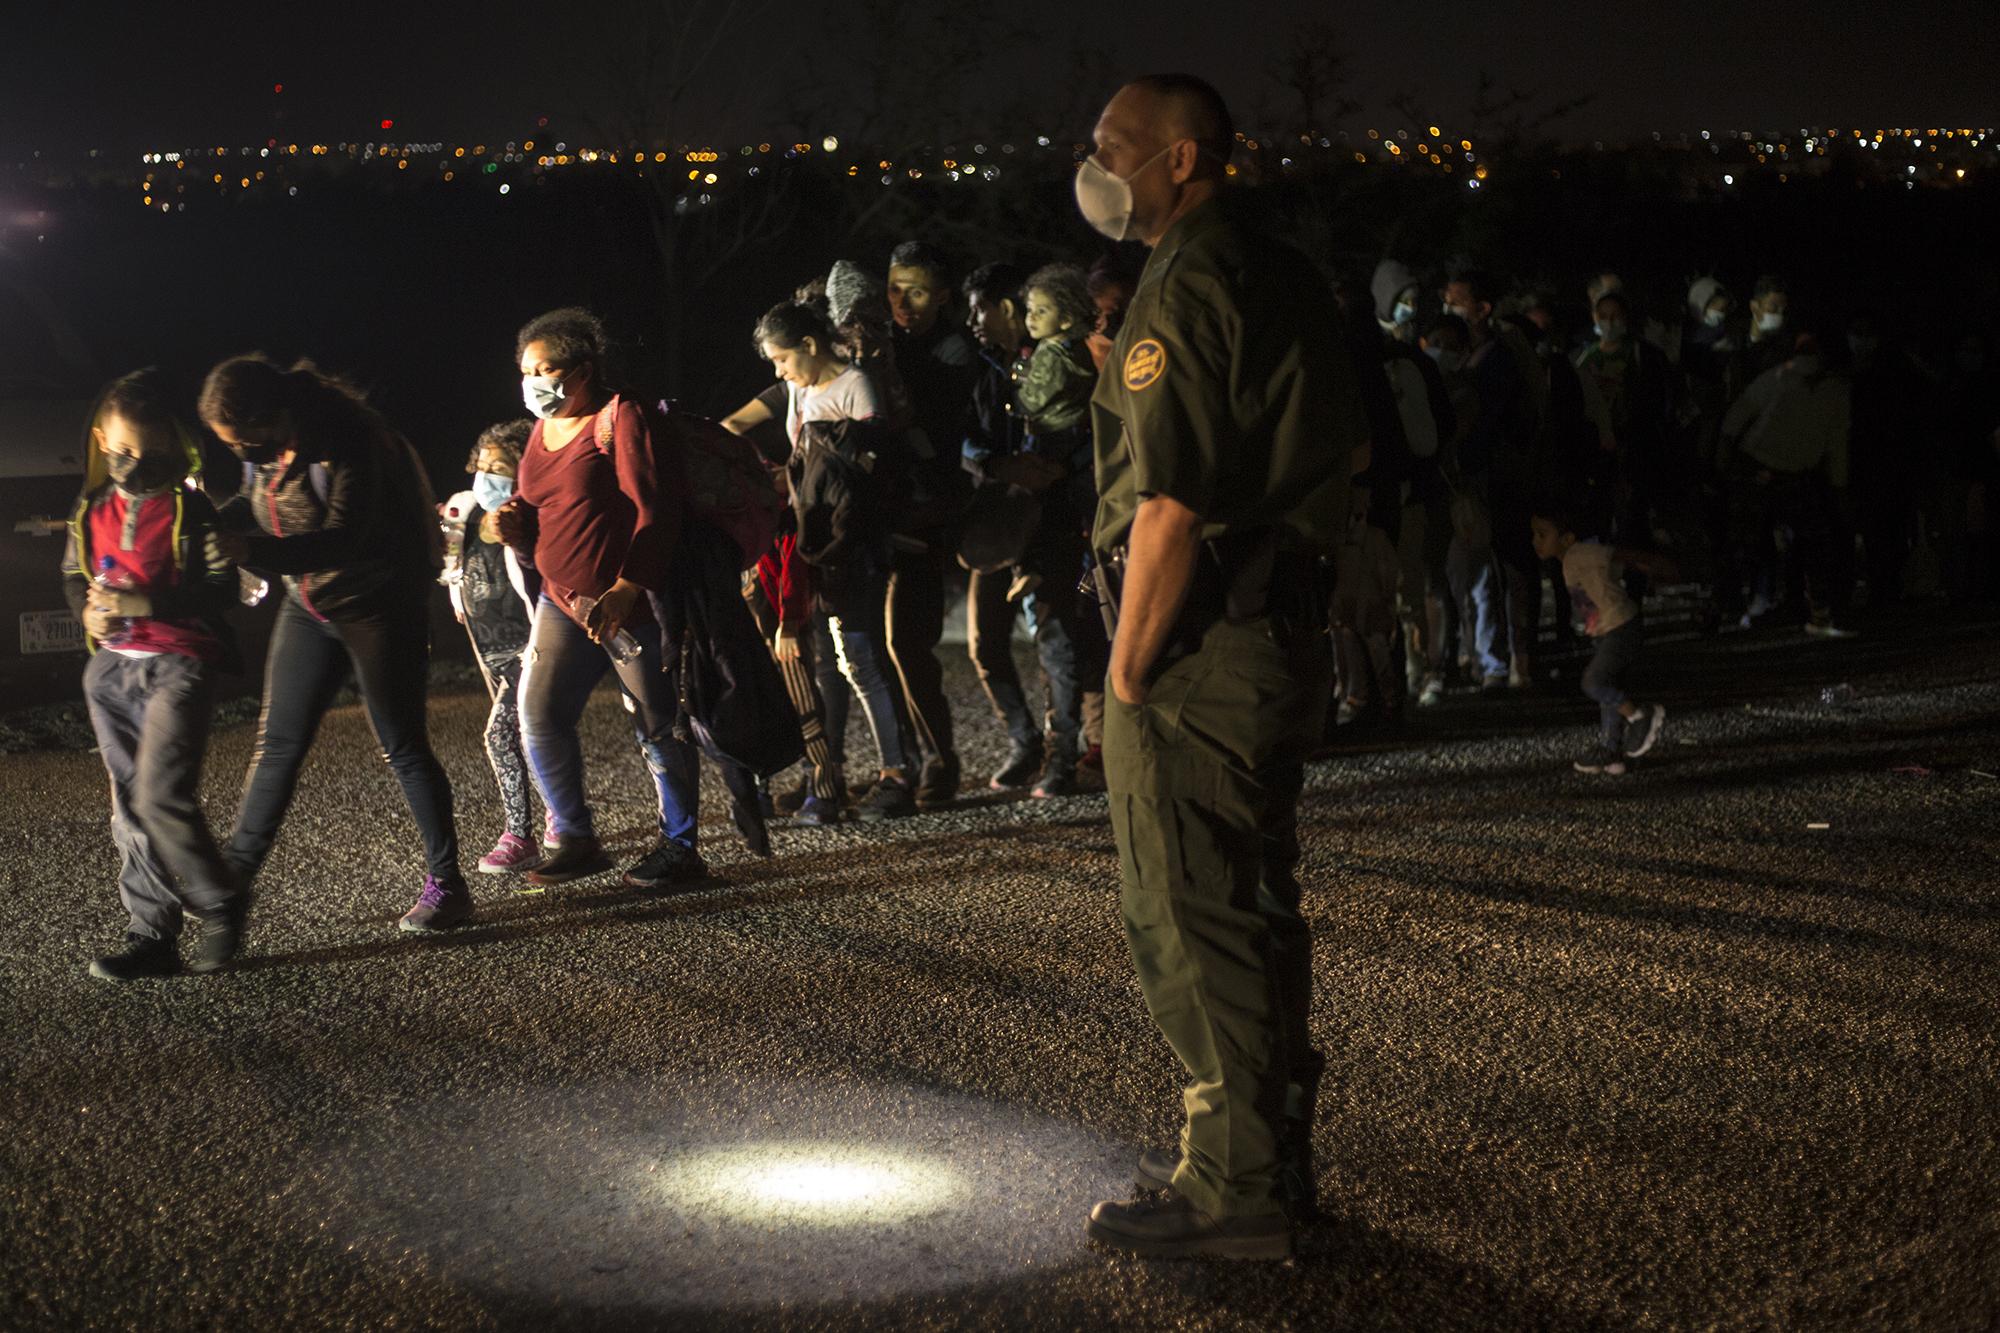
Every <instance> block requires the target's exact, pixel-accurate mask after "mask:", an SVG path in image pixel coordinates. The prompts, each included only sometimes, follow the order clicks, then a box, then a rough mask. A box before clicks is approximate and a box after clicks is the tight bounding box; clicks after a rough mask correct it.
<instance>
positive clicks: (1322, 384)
mask: <svg viewBox="0 0 2000 1333" xmlns="http://www.w3.org/2000/svg"><path fill="white" fill-rule="evenodd" d="M1091 419H1092V426H1093V430H1094V433H1095V437H1096V449H1097V493H1098V496H1099V500H1098V506H1097V524H1096V529H1095V531H1094V533H1093V540H1092V544H1093V545H1094V546H1095V547H1096V548H1097V549H1098V550H1099V551H1110V550H1112V549H1113V548H1115V547H1117V546H1119V545H1120V544H1122V543H1123V542H1124V541H1125V537H1126V533H1127V531H1128V530H1129V529H1130V528H1131V526H1132V518H1133V516H1134V515H1135V514H1136V513H1137V512H1138V510H1139V504H1140V502H1141V501H1142V500H1145V499H1148V498H1150V497H1152V496H1156V495H1165V496H1169V497H1171V498H1173V499H1175V500H1178V501H1179V502H1180V503H1182V504H1184V505H1186V506H1187V507H1188V508H1190V509H1192V510H1194V511H1195V512H1196V513H1197V514H1200V515H1201V516H1202V519H1203V528H1202V536H1203V538H1204V539H1210V538H1215V537H1219V536H1221V535H1223V534H1224V533H1228V532H1233V531H1242V530H1245V529H1250V528H1258V527H1267V526H1273V525H1276V526H1280V527H1282V528H1284V529H1285V530H1286V531H1287V536H1286V537H1285V538H1284V539H1283V541H1282V543H1281V544H1282V547H1283V548H1284V549H1288V550H1293V551H1301V552H1309V553H1315V554H1317V553H1326V552H1331V551H1332V550H1334V549H1335V548H1336V547H1338V546H1339V545H1340V542H1341V539H1342V537H1343V535H1344V532H1345V529H1346V523H1347V491H1348V474H1349V461H1348V453H1349V451H1350V450H1351V449H1353V448H1354V447H1355V446H1356V445H1358V444H1360V443H1361V442H1362V441H1363V440H1365V439H1366V438H1367V436H1368V427H1367V422H1366V419H1365V418H1364V416H1363V415H1362V408H1361V398H1360V393H1359V387H1358V385H1357V382H1356V380H1355V372H1354V366H1353V362H1352V361H1351V359H1350V358H1349V356H1348V352H1347V348H1346V345H1345V343H1344V341H1343V339H1342V335H1341V333H1340V318H1339V311H1338V309H1337V308H1336V307H1335V305H1334V302H1333V297H1332V295H1331V293H1329V292H1328V290H1327V287H1326V284H1325V282H1324V281H1323V280H1322V279H1321V278H1320V276H1319V274H1318V273H1317V272H1316V271H1315V270H1314V269H1313V267H1312V265H1311V263H1310V262H1308V261H1307V259H1306V257H1305V256H1304V255H1302V254H1300V253H1299V252H1298V251H1296V250H1294V249H1292V248H1291V247H1289V246H1286V245H1282V244H1279V243H1278V242H1275V241H1273V240H1271V239H1269V238H1267V237H1262V236H1259V235H1257V234H1256V233H1254V232H1252V231H1250V230H1249V229H1248V228H1246V227H1244V226H1243V225H1242V224H1241V223H1240V222H1238V221H1236V220H1235V219H1234V218H1233V217H1231V216H1230V211H1229V209H1228V208H1227V207H1226V206H1225V205H1224V204H1223V203H1222V201H1220V200H1216V201H1211V202H1209V203H1206V204H1203V205H1202V206H1201V207H1199V208H1197V209H1195V210H1194V211H1193V212H1191V213H1189V214H1188V215H1187V216H1185V217H1183V218H1181V219H1180V221H1178V222H1176V223H1175V224H1174V225H1173V226H1172V227H1171V228H1170V229H1169V230H1168V232H1167V234H1166V235H1165V236H1163V237H1162V238H1161V239H1160V244H1159V246H1158V247H1157V248H1156V249H1154V251H1153V253H1152V256H1151V258H1149V259H1148V260H1147V261H1146V269H1145V272H1144V273H1142V274H1141V275H1140V277H1139V289H1138V291H1137V292H1135V293H1134V294H1133V297H1132V303H1131V306H1130V307H1129V308H1128V309H1127V310H1126V312H1125V324H1124V327H1123V328H1122V329H1121V330H1120V332H1119V334H1118V339H1117V342H1116V343H1115V344H1113V347H1112V351H1111V355H1110V357H1109V358H1108V359H1107V360H1106V361H1105V365H1104V374H1103V375H1102V376H1101V377H1100V378H1099V380H1098V383H1097V392H1096V394H1095V395H1094V396H1093V398H1092V400H1091Z"/></svg>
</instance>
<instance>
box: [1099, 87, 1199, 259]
mask: <svg viewBox="0 0 2000 1333" xmlns="http://www.w3.org/2000/svg"><path fill="white" fill-rule="evenodd" d="M1092 138H1093V139H1094V141H1095V143H1096V152H1094V153H1093V154H1092V155H1091V156H1090V158H1089V159H1088V160H1086V161H1085V162H1084V164H1083V166H1082V167H1081V168H1080V169H1079V170H1078V172H1077V178H1076V199H1077V207H1078V209H1079V211H1081V212H1082V214H1083V217H1084V221H1086V222H1088V223H1089V224H1090V225H1091V226H1092V227H1095V228H1096V229H1097V230H1098V231H1099V232H1101V233H1103V234H1104V235H1106V236H1108V237H1110V238H1111V239H1112V240H1114V241H1123V240H1141V241H1144V242H1145V243H1146V244H1148V245H1157V244H1158V243H1159V240H1160V238H1161V237H1162V236H1164V235H1165V234H1166V231H1167V228H1168V227H1170V226H1172V225H1173V223H1174V221H1175V219H1177V218H1179V217H1180V216H1181V215H1182V214H1183V213H1185V212H1187V211H1188V210H1189V209H1191V208H1194V207H1195V206H1197V205H1199V204H1201V203H1202V202H1205V201H1206V200H1207V199H1209V198H1211V197H1212V196H1213V195H1214V194H1215V192H1216V191H1217V189H1218V187H1219V186H1220V183H1221V181H1222V179H1223V176H1224V174H1225V173H1226V172H1227V169H1228V166H1229V157H1230V154H1231V153H1232V152H1234V151H1235V148H1236V126H1235V122H1234V121H1232V120H1231V119H1230V116H1229V107H1228V105H1227V104H1226V103H1225V102H1224V101H1223V100H1222V94H1220V93H1218V92H1216V90H1215V89H1214V88H1213V87H1212V86H1210V85H1209V84H1208V83H1206V82H1204V81H1203V80H1201V79H1198V78H1196V77H1195V76H1193V75H1192V74H1148V75H1145V76H1143V77H1141V78H1137V79H1134V80H1132V82H1130V83H1128V84H1126V85H1125V86H1124V87H1123V88H1120V89H1119V90H1118V91H1117V93H1115V94H1114V95H1113V96H1112V98H1111V101H1110V102H1108V103H1107V104H1106V105H1105V108H1104V112H1103V114H1102V115H1100V116H1099V117H1098V119H1097V128H1096V129H1095V130H1094V131H1093V133H1092Z"/></svg>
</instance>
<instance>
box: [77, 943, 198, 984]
mask: <svg viewBox="0 0 2000 1333" xmlns="http://www.w3.org/2000/svg"><path fill="white" fill-rule="evenodd" d="M180 970H181V953H180V950H179V949H177V948H175V947H174V942H173V941H172V940H156V939H154V938H153V937H152V936H151V935H141V934H138V933H137V932H135V931H128V932H126V935H125V947H124V948H122V949H120V950H119V951H118V952H117V953H108V954H105V955H104V957H102V958H98V959H94V960H93V961H92V962H91V964H90V975H92V976H93V977H97V978H98V979H100V980H103V981H138V980H139V979H141V978H142V977H171V976H174V975H175V974H177V973H178V972H179V971H180Z"/></svg>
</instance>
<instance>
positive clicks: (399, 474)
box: [222, 434, 443, 620]
mask: <svg viewBox="0 0 2000 1333" xmlns="http://www.w3.org/2000/svg"><path fill="white" fill-rule="evenodd" d="M302 452H303V451H302ZM315 452H317V453H318V454H319V455H320V457H318V458H307V457H303V456H301V457H296V458H294V459H293V460H292V462H291V463H290V464H289V465H283V464H278V463H271V464H267V465H265V466H263V467H259V468H257V469H255V470H254V472H252V474H251V476H250V484H249V485H248V487H247V488H245V489H244V490H242V491H239V492H238V494H237V495H236V497H235V498H234V499H232V500H231V501H229V503H228V504H226V505H224V506H223V508H222V518H223V522H224V524H225V526H227V527H229V528H231V529H232V530H235V531H239V532H250V531H253V530H254V531H255V532H256V533H258V534H259V535H255V536H252V537H251V538H250V551H249V555H248V558H246V559H245V560H244V562H243V563H244V564H246V565H248V566H250V567H251V568H252V569H256V570H261V571H263V572H265V573H269V574H279V575H283V576H284V580H285V586H286V587H287V588H288V589H289V590H290V591H291V594H292V595H293V596H294V597H296V598H298V599H299V602H300V603H301V605H303V606H304V607H305V608H306V609H307V610H308V611H311V612H312V613H313V614H315V615H317V616H319V617H320V618H322V619H325V620H346V619H353V618H356V617H359V616H364V615H368V614H371V613H372V612H374V611H375V610H377V609H378V608H380V607H381V606H382V604H383V602H384V601H385V600H390V601H394V600H397V599H401V598H407V597H419V598H422V597H427V596H428V595H429V591H430V583H431V581H432V580H433V579H434V578H435V577H436V576H437V572H438V570H439V569H441V568H443V553H442V538H441V535H440V534H439V531H438V518H437V502H436V501H435V500H434V499H433V498H432V495H431V488H430V480H429V478H427V477H426V476H425V475H424V469H423V465H422V464H421V463H419V462H418V461H417V455H416V451H415V450H413V449H412V448H410V445H409V442H408V441H407V440H405V439H403V437H402V436H400V435H395V434H389V435H386V436H382V437H379V438H367V437H363V438H359V439H355V438H343V439H336V440H331V441H326V442H324V443H322V444H321V445H320V446H319V447H318V449H317V450H315ZM315 464H317V465H318V466H320V467H321V468H323V469H324V472H323V480H322V481H321V482H320V483H319V484H315V480H314V478H313V477H312V476H311V475H310V474H311V470H312V467H313V465H315Z"/></svg>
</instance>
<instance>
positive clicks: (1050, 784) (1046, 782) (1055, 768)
mask: <svg viewBox="0 0 2000 1333" xmlns="http://www.w3.org/2000/svg"><path fill="white" fill-rule="evenodd" d="M1048 756H1049V757H1048V762H1047V763H1046V764H1045V765H1043V767H1042V780H1041V781H1040V782H1037V783H1036V784H1035V790H1034V791H1033V793H1031V794H1032V795H1033V796H1034V798H1035V799H1036V800H1038V801H1045V800H1048V799H1049V798H1050V797H1052V796H1070V795H1074V794H1075V792H1076V741H1075V739H1074V738H1065V737H1062V736H1057V737H1055V738H1053V739H1052V740H1051V741H1050V743H1049V750H1048Z"/></svg>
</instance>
